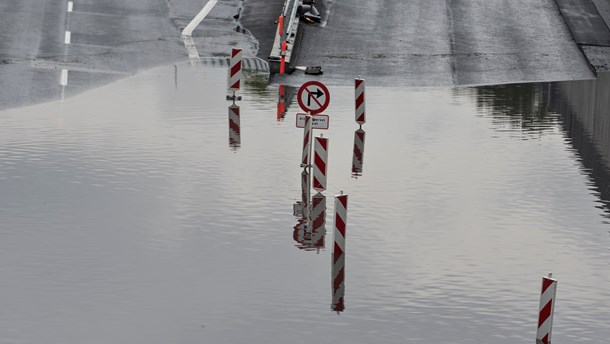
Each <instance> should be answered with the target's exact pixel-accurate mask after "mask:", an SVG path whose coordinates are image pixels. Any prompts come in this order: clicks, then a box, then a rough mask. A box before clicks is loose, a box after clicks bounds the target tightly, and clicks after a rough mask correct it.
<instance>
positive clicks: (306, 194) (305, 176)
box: [301, 170, 311, 217]
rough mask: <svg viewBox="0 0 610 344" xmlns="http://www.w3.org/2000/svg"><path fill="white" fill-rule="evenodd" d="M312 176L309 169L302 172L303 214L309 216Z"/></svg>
mask: <svg viewBox="0 0 610 344" xmlns="http://www.w3.org/2000/svg"><path fill="white" fill-rule="evenodd" d="M310 196H311V178H310V177H309V173H308V172H307V170H305V171H303V173H301V202H302V204H303V216H305V217H308V216H309V199H310V198H311V197H310Z"/></svg>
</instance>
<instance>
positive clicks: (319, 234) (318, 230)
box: [311, 193, 326, 250]
mask: <svg viewBox="0 0 610 344" xmlns="http://www.w3.org/2000/svg"><path fill="white" fill-rule="evenodd" d="M311 209H312V210H311V225H312V227H311V243H312V248H315V249H316V250H320V249H321V248H324V238H325V237H326V196H324V195H322V194H321V193H318V194H316V195H314V196H313V198H312V199H311Z"/></svg>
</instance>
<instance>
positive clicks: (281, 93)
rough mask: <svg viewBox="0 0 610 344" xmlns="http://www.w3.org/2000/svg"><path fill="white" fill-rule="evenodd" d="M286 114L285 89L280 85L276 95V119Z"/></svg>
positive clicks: (280, 118) (279, 119)
mask: <svg viewBox="0 0 610 344" xmlns="http://www.w3.org/2000/svg"><path fill="white" fill-rule="evenodd" d="M285 116H286V89H285V87H284V85H283V84H281V85H280V87H279V89H278V95H277V121H278V122H279V121H281V120H282V119H283V118H284V117H285Z"/></svg>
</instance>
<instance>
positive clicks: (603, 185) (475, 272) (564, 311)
mask: <svg viewBox="0 0 610 344" xmlns="http://www.w3.org/2000/svg"><path fill="white" fill-rule="evenodd" d="M603 80H605V79H603V78H600V81H598V82H597V83H596V82H594V81H586V82H585V81H583V82H572V83H560V84H524V85H508V86H493V87H480V88H407V89H404V88H403V89H399V88H390V87H388V88H373V87H370V88H369V89H367V116H368V117H367V119H368V122H367V123H366V124H365V125H364V126H363V130H364V131H365V132H366V140H365V146H364V154H363V158H362V160H363V161H362V169H361V171H359V172H358V173H357V174H358V176H357V178H356V177H355V176H353V175H352V162H353V146H354V136H355V132H356V131H357V129H358V125H357V124H356V123H355V122H354V120H353V118H354V114H353V96H354V95H353V88H352V87H332V88H331V89H330V91H331V92H332V101H331V105H330V107H329V109H328V110H327V111H326V113H327V114H328V115H330V118H331V119H330V129H329V130H328V131H325V132H324V136H325V137H328V138H329V140H330V143H329V166H328V191H326V192H324V195H325V196H326V205H327V218H326V231H327V232H326V235H325V236H324V234H323V232H321V233H322V234H320V235H319V236H318V237H316V238H315V240H309V242H307V240H306V239H307V238H305V236H301V233H299V219H298V218H296V217H294V216H293V204H294V203H295V202H296V201H298V200H300V198H301V181H300V175H301V172H302V169H301V168H300V167H299V162H300V158H301V149H302V147H301V144H302V139H303V133H302V130H301V129H297V128H295V119H294V114H295V113H296V112H297V105H296V102H295V103H292V104H291V105H290V106H289V108H288V115H287V116H286V118H285V119H284V120H283V121H279V122H278V121H277V119H276V95H277V87H270V88H268V89H267V88H266V87H265V86H264V84H258V83H250V84H248V85H246V90H245V92H244V93H243V95H244V100H243V101H241V102H239V104H238V105H239V106H240V113H241V116H240V130H239V133H240V135H239V137H236V136H235V131H233V133H232V134H230V129H229V124H228V109H227V107H228V106H229V105H230V104H229V103H228V102H227V101H226V100H225V95H226V94H225V85H226V70H225V69H203V68H196V67H195V68H193V67H191V66H189V65H180V66H178V68H177V69H174V67H173V66H172V67H169V68H160V69H156V70H153V71H150V72H148V73H145V74H142V75H139V76H136V77H132V78H128V79H125V80H122V81H119V82H117V83H115V84H113V85H109V86H106V87H102V88H99V89H95V90H93V91H89V92H86V93H83V94H81V95H79V96H77V97H74V98H70V99H67V100H66V101H65V102H64V103H49V104H42V105H37V106H32V107H26V108H19V109H12V110H7V111H3V112H0V191H1V194H2V197H0V333H1V334H2V335H1V336H0V343H66V342H79V343H104V344H106V343H306V342H311V341H316V342H319V343H405V342H413V343H435V344H439V343H507V344H508V343H511V344H512V343H533V342H534V338H535V333H536V321H537V312H538V302H539V292H540V277H541V276H542V275H544V274H546V273H548V272H550V271H552V272H553V274H554V276H555V277H556V278H557V279H558V280H559V286H558V292H557V304H556V308H555V320H554V332H553V342H555V343H603V342H605V341H606V340H607V338H610V325H608V323H610V290H609V289H608V288H607V286H608V285H609V284H610V273H609V270H610V268H609V265H608V262H609V259H610V249H609V248H610V234H609V231H610V224H609V221H608V217H609V211H608V201H609V200H610V196H609V192H608V191H609V189H608V179H607V176H608V175H609V173H608V171H609V170H608V168H609V164H608V161H609V159H608V157H609V155H608V154H609V153H608V145H607V142H608V138H609V137H610V129H609V128H608V126H607V125H606V126H604V125H602V124H603V123H606V124H607V123H610V120H609V119H610V114H609V113H608V112H610V110H609V109H610V107H609V106H606V105H605V104H604V103H603V101H602V99H603V97H602V95H603V94H607V85H608V83H607V82H605V81H603ZM592 94H598V96H597V97H595V96H592ZM591 123H595V124H591ZM600 123H602V124H600ZM603 128H605V129H606V130H605V131H604V130H603ZM604 178H606V179H604ZM341 190H343V191H344V192H345V193H346V194H348V195H349V197H350V201H349V202H350V203H349V210H348V220H347V234H346V254H345V295H344V300H345V301H344V307H345V308H344V309H343V310H342V311H341V312H340V314H337V313H336V312H334V311H331V303H332V302H333V300H332V294H331V257H330V253H331V247H332V240H333V239H332V226H333V219H332V214H333V210H334V209H333V197H334V195H336V194H339V192H340V191H341Z"/></svg>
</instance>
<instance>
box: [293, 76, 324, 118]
mask: <svg viewBox="0 0 610 344" xmlns="http://www.w3.org/2000/svg"><path fill="white" fill-rule="evenodd" d="M297 100H298V101H299V106H300V107H301V109H303V111H307V112H309V113H311V114H312V115H315V114H317V113H320V112H322V111H324V110H326V108H327V107H328V104H329V103H330V92H329V91H328V88H326V86H325V85H324V84H323V83H321V82H319V81H308V82H306V83H304V84H303V86H301V88H299V93H298V94H297Z"/></svg>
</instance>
